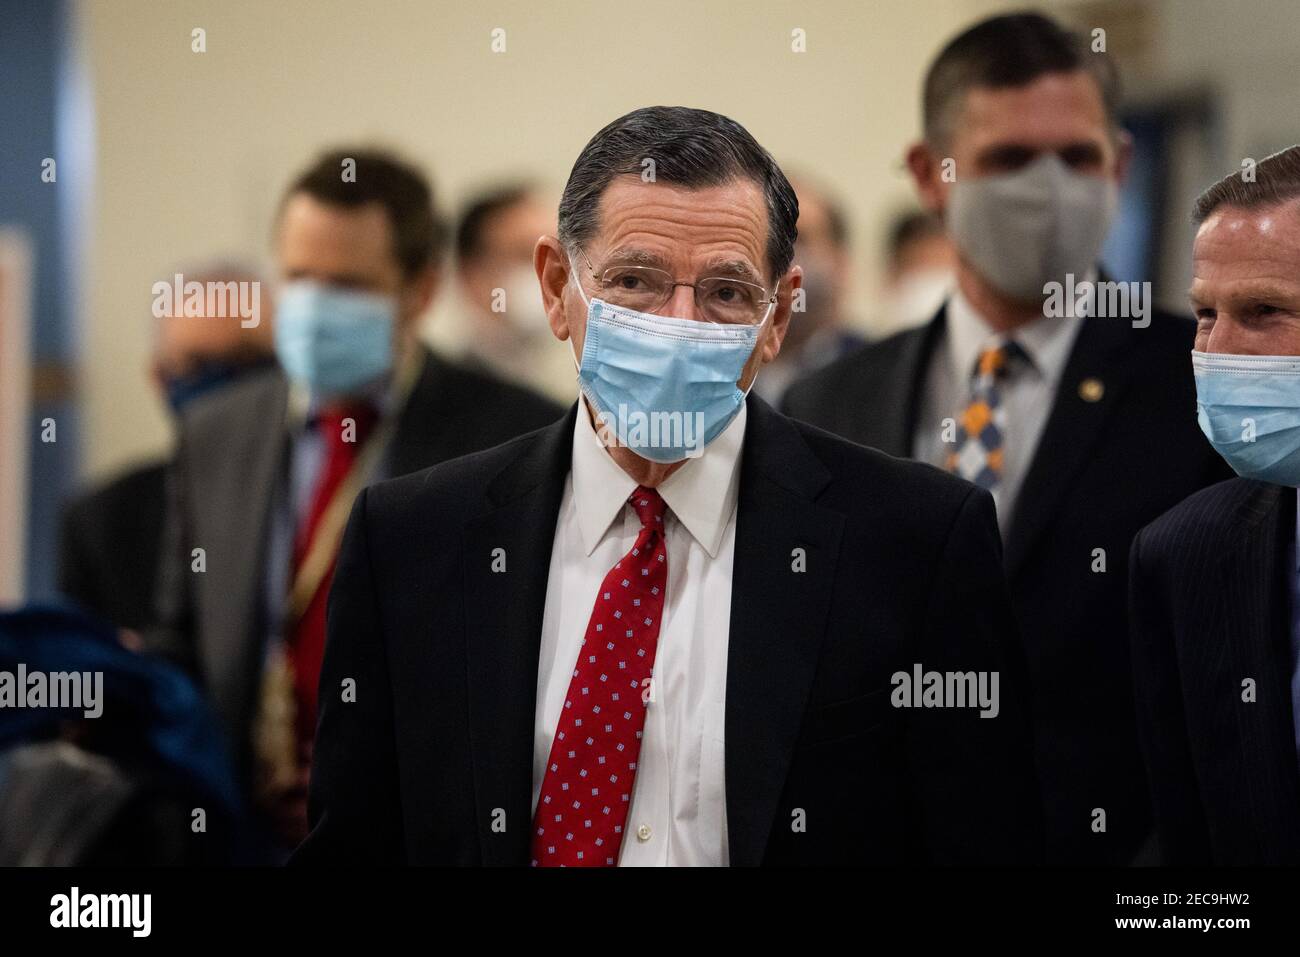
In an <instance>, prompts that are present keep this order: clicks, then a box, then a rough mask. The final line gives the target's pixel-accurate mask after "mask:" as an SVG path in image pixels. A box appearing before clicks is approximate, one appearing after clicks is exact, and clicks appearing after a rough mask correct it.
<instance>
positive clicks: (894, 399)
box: [785, 310, 1229, 864]
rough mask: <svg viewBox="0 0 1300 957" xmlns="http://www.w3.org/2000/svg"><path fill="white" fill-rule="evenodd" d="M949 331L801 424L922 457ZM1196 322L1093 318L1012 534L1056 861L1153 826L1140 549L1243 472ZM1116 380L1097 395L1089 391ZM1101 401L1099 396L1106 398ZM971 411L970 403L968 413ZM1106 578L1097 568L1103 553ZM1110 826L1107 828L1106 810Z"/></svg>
mask: <svg viewBox="0 0 1300 957" xmlns="http://www.w3.org/2000/svg"><path fill="white" fill-rule="evenodd" d="M944 322H945V311H944V310H940V312H939V314H938V315H937V316H936V317H935V319H934V321H932V322H931V323H930V324H929V325H928V326H925V327H923V328H920V329H913V330H909V331H907V332H903V333H900V334H898V335H895V336H892V337H890V338H888V339H885V340H883V341H881V342H879V343H876V344H873V345H871V346H868V347H867V348H865V349H863V350H862V351H860V352H858V353H855V354H854V355H852V356H849V357H847V358H846V359H843V360H841V361H840V362H838V363H836V364H835V365H832V366H830V367H829V368H828V369H826V370H824V371H823V372H820V373H818V374H816V375H814V376H812V377H811V378H809V379H807V380H805V381H804V382H802V383H799V384H797V385H795V386H793V387H792V388H791V390H790V392H789V393H787V398H786V402H785V410H786V411H787V412H788V413H789V414H790V415H793V416H794V417H796V418H800V419H804V420H805V421H808V422H811V423H813V424H814V425H819V426H821V427H822V428H825V429H829V430H830V431H832V432H836V433H838V434H839V435H843V436H845V437H846V438H849V439H852V440H853V441H855V442H861V443H862V444H863V445H870V446H874V447H876V448H878V449H882V450H884V451H886V452H889V453H890V454H892V455H909V454H911V451H912V434H913V431H914V426H915V423H916V417H917V415H918V408H919V405H920V398H921V390H922V388H924V383H925V374H926V370H927V368H928V367H929V360H930V355H931V352H932V350H933V347H934V344H935V342H936V340H937V338H938V335H939V333H940V332H941V331H942V329H943V324H944ZM1192 338H1193V325H1192V323H1191V321H1190V320H1184V319H1179V318H1175V317H1173V316H1170V315H1166V314H1161V313H1156V314H1155V315H1154V316H1152V319H1151V324H1150V326H1148V327H1147V328H1144V329H1135V328H1133V326H1132V324H1131V323H1130V321H1129V320H1126V319H1090V320H1087V321H1085V322H1084V323H1083V325H1082V327H1081V328H1080V330H1079V335H1078V338H1077V339H1076V340H1075V343H1074V346H1073V350H1072V351H1071V353H1070V357H1069V359H1068V361H1067V362H1066V366H1065V371H1064V374H1063V375H1062V377H1061V383H1060V387H1059V389H1058V392H1057V395H1056V400H1055V402H1054V404H1053V406H1052V410H1051V412H1050V414H1049V417H1048V420H1047V424H1046V426H1045V428H1044V430H1043V433H1042V437H1041V439H1040V440H1039V445H1038V449H1037V451H1036V452H1035V454H1034V459H1033V462H1032V463H1031V465H1030V468H1029V471H1028V473H1027V475H1026V477H1025V481H1024V484H1023V485H1022V487H1021V490H1020V493H1019V498H1018V501H1017V506H1016V513H1015V516H1014V519H1013V524H1012V527H1011V528H1010V530H1009V532H1008V535H1007V540H1006V552H1005V565H1006V574H1007V581H1008V584H1009V587H1010V590H1011V600H1012V604H1013V607H1014V609H1015V612H1016V616H1017V620H1018V623H1019V630H1020V634H1021V636H1022V638H1023V640H1024V642H1025V653H1026V657H1027V658H1028V661H1029V669H1030V684H1031V690H1032V692H1033V696H1034V709H1033V723H1034V731H1035V738H1036V742H1037V747H1036V752H1037V764H1038V775H1039V778H1040V782H1041V785H1042V791H1043V802H1044V810H1045V814H1046V821H1047V856H1048V861H1049V862H1053V863H1065V864H1084V863H1098V864H1100V863H1110V864H1124V863H1127V862H1128V861H1129V860H1130V859H1132V858H1133V857H1134V856H1135V854H1136V853H1137V852H1138V850H1139V848H1140V847H1141V845H1142V843H1143V841H1144V840H1145V839H1146V838H1147V836H1148V835H1149V832H1150V828H1151V811H1150V806H1149V800H1148V797H1147V787H1146V782H1145V780H1144V776H1143V770H1142V760H1141V755H1140V753H1139V749H1138V742H1137V731H1136V728H1135V726H1134V717H1133V691H1132V686H1131V677H1130V676H1131V668H1130V666H1129V657H1128V655H1129V651H1128V628H1127V611H1126V592H1127V582H1128V569H1127V568H1126V565H1127V562H1128V553H1129V546H1130V545H1131V544H1132V541H1133V536H1134V535H1135V534H1136V533H1137V531H1138V529H1140V528H1141V527H1142V526H1143V525H1145V524H1146V523H1147V522H1149V521H1151V520H1152V519H1153V518H1154V517H1155V516H1157V515H1159V514H1160V513H1161V512H1164V511H1165V510H1166V509H1168V508H1170V507H1171V506H1172V505H1174V504H1175V503H1177V502H1179V501H1181V500H1182V499H1184V498H1186V497H1187V496H1188V495H1190V494H1191V493H1192V492H1194V491H1196V490H1197V489H1199V488H1202V487H1204V486H1205V485H1207V484H1209V483H1211V482H1214V481H1217V480H1218V479H1220V478H1225V477H1226V476H1227V474H1229V473H1228V470H1227V467H1226V466H1225V465H1224V464H1223V462H1222V461H1221V460H1220V459H1219V457H1218V456H1217V455H1215V454H1214V451H1213V449H1211V448H1210V445H1209V443H1208V442H1206V441H1205V439H1204V437H1203V436H1202V435H1201V433H1200V431H1199V429H1198V428H1197V425H1196V393H1195V384H1194V381H1193V379H1192V370H1191V360H1190V358H1189V353H1190V351H1191V348H1192ZM1090 378H1092V379H1097V380H1099V381H1100V382H1101V383H1102V387H1103V393H1102V395H1101V397H1100V398H1099V399H1098V400H1097V401H1091V402H1090V401H1087V400H1086V399H1085V398H1084V397H1083V396H1082V395H1081V391H1080V385H1081V383H1082V382H1083V381H1084V380H1086V379H1090ZM1092 394H1093V395H1094V397H1095V392H1094V393H1092ZM957 411H958V410H956V409H954V410H953V412H954V414H955V413H956V412H957ZM1099 548H1100V549H1105V563H1106V564H1105V571H1104V572H1100V571H1097V572H1094V571H1093V570H1092V569H1093V565H1094V549H1099ZM1094 808H1102V809H1104V810H1105V813H1106V831H1105V832H1104V833H1095V832H1094V831H1093V830H1092V823H1093V819H1094V818H1093V809H1094Z"/></svg>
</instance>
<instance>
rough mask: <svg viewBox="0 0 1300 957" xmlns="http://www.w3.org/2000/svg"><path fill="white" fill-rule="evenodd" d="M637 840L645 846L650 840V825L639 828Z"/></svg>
mask: <svg viewBox="0 0 1300 957" xmlns="http://www.w3.org/2000/svg"><path fill="white" fill-rule="evenodd" d="M636 839H637V840H638V841H640V842H641V843H642V844H644V843H645V842H646V841H648V840H650V825H649V824H642V825H641V826H640V827H638V828H637V829H636Z"/></svg>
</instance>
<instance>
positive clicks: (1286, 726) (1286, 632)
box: [1131, 478, 1300, 867]
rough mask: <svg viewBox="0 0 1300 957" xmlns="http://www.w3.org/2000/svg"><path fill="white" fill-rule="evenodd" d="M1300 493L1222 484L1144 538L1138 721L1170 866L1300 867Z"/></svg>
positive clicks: (1136, 566) (1137, 629)
mask: <svg viewBox="0 0 1300 957" xmlns="http://www.w3.org/2000/svg"><path fill="white" fill-rule="evenodd" d="M1295 499H1296V493H1295V489H1292V488H1281V487H1279V486H1276V485H1266V484H1264V483H1263V482H1254V481H1250V480H1248V479H1241V478H1238V479H1232V480H1231V481H1228V482H1221V483H1220V484H1218V485H1214V486H1212V487H1210V488H1207V489H1205V490H1204V491H1202V492H1199V493H1197V494H1196V495H1193V496H1192V497H1191V498H1189V499H1188V500H1187V501H1185V502H1183V503H1182V504H1181V505H1179V506H1177V507H1176V508H1174V509H1173V510H1172V511H1170V512H1168V513H1166V514H1165V515H1163V516H1161V517H1160V518H1159V519H1158V520H1157V521H1155V522H1152V523H1151V524H1150V525H1149V526H1147V527H1146V528H1145V529H1143V530H1142V532H1141V534H1140V535H1139V536H1138V538H1137V540H1136V541H1135V542H1134V544H1133V559H1132V563H1131V564H1132V575H1133V589H1132V591H1133V670H1134V680H1135V683H1136V687H1137V701H1138V729H1139V731H1140V732H1141V735H1142V746H1143V751H1144V752H1145V755H1146V761H1147V770H1148V773H1149V777H1150V779H1151V792H1152V796H1153V798H1154V803H1155V815H1156V825H1157V829H1158V832H1159V838H1160V846H1161V851H1162V856H1163V859H1164V861H1165V862H1166V863H1169V864H1211V863H1213V864H1289V865H1291V866H1293V867H1294V866H1296V865H1300V772H1298V771H1297V760H1296V742H1295V728H1294V725H1293V702H1292V700H1291V689H1290V682H1291V665H1290V648H1289V639H1290V635H1291V603H1292V602H1291V582H1292V580H1293V576H1294V567H1295V566H1294V557H1293V554H1292V549H1293V548H1294V545H1295V517H1296V514H1295V510H1296V502H1295ZM1248 678H1249V679H1251V680H1253V681H1254V683H1255V689H1254V696H1255V700H1254V701H1250V702H1247V701H1243V700H1242V696H1243V687H1242V682H1243V681H1245V680H1246V679H1248Z"/></svg>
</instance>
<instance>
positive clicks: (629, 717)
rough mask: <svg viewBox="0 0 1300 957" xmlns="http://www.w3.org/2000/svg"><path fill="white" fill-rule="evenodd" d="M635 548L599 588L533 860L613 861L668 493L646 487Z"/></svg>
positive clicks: (658, 580) (550, 770)
mask: <svg viewBox="0 0 1300 957" xmlns="http://www.w3.org/2000/svg"><path fill="white" fill-rule="evenodd" d="M628 504H630V505H631V506H632V508H633V509H634V510H635V511H636V514H637V517H638V518H640V519H641V532H640V533H639V534H638V535H637V538H636V544H634V545H633V546H632V550H631V551H630V552H628V553H627V554H626V555H624V556H623V558H622V560H621V561H619V562H618V563H617V564H615V565H614V567H613V568H611V569H610V570H609V574H607V575H606V576H605V580H604V581H603V582H602V583H601V586H600V591H599V592H597V593H596V605H595V608H593V609H592V612H591V620H590V621H589V622H588V623H587V633H586V636H585V637H584V638H583V639H582V648H581V650H580V651H579V652H578V661H577V664H576V665H575V666H574V669H573V679H572V681H570V683H569V690H568V693H567V694H565V696H564V708H563V709H562V710H561V711H560V721H559V724H558V726H557V727H556V730H555V740H554V742H553V743H552V744H551V755H550V757H549V758H548V760H547V762H546V775H545V776H544V777H543V778H542V793H541V797H540V798H539V799H538V801H537V814H536V816H535V817H534V819H533V842H532V843H533V852H532V863H533V865H534V866H542V867H555V866H568V867H574V866H578V867H581V866H588V867H612V866H614V865H615V864H616V863H617V862H618V851H619V848H620V847H621V846H622V843H623V829H624V824H625V822H626V821H627V812H628V808H629V806H630V805H631V801H632V784H633V782H634V781H635V780H636V769H637V759H638V757H639V755H640V753H641V732H642V729H643V728H644V726H645V712H646V705H645V703H644V699H643V697H642V690H643V688H644V687H645V684H644V682H645V679H647V678H649V677H650V673H651V670H652V669H653V668H654V663H655V647H656V646H657V644H658V642H659V619H660V617H661V616H662V614H663V608H664V589H665V585H666V583H667V581H668V553H667V549H666V547H665V544H664V509H665V506H664V500H663V499H662V498H660V497H659V493H658V492H656V491H654V490H653V489H648V488H643V487H640V486H638V487H637V489H636V491H634V492H633V493H632V495H631V496H630V497H629V498H628Z"/></svg>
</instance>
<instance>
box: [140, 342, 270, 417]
mask: <svg viewBox="0 0 1300 957" xmlns="http://www.w3.org/2000/svg"><path fill="white" fill-rule="evenodd" d="M272 362H273V360H272V359H271V357H270V356H267V357H266V358H265V359H262V360H251V361H248V360H246V361H242V362H234V361H231V360H225V359H209V360H206V361H204V362H201V363H199V364H198V365H197V366H196V367H195V368H194V369H192V370H191V371H189V372H187V373H185V374H184V375H177V376H168V378H167V380H166V381H165V382H164V383H163V387H164V389H165V390H166V394H167V404H168V405H169V406H170V407H171V410H172V412H173V413H174V414H176V415H179V414H180V413H181V410H182V409H184V408H185V407H186V406H188V405H189V404H190V403H191V402H193V401H194V400H195V399H198V398H200V397H202V396H205V395H207V394H208V393H209V392H216V391H217V390H218V389H221V388H223V387H224V386H227V385H229V384H230V383H232V382H234V381H235V380H236V379H238V378H239V377H240V376H243V375H246V374H248V373H249V372H253V371H255V370H257V369H260V368H262V367H263V366H265V365H270V364H271V363H272Z"/></svg>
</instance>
